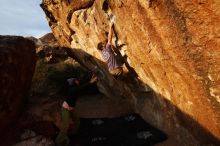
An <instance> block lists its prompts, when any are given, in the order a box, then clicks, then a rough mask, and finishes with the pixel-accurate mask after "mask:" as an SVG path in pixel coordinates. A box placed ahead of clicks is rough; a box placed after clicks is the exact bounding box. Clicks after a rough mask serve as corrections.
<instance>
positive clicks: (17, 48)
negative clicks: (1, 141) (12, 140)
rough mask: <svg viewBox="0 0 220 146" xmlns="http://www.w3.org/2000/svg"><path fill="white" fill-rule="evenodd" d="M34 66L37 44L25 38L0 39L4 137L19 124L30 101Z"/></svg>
mask: <svg viewBox="0 0 220 146" xmlns="http://www.w3.org/2000/svg"><path fill="white" fill-rule="evenodd" d="M35 63H36V55H35V44H34V42H32V41H30V40H28V39H25V38H23V37H17V36H0V78H1V80H0V87H1V90H0V97H1V98H0V109H1V110H0V132H1V134H4V132H5V131H6V130H7V128H8V126H10V124H12V122H16V121H15V120H16V117H17V116H18V114H19V113H20V112H21V109H22V107H23V105H24V103H25V102H26V100H27V97H28V94H29V89H30V86H31V79H32V76H33V73H34V69H35ZM1 134H0V135H1Z"/></svg>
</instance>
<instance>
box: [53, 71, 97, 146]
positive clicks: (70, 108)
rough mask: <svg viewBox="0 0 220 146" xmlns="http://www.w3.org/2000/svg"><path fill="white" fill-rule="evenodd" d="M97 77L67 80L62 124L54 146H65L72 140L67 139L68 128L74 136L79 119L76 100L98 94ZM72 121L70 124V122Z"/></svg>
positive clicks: (90, 76)
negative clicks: (70, 128) (83, 96)
mask: <svg viewBox="0 0 220 146" xmlns="http://www.w3.org/2000/svg"><path fill="white" fill-rule="evenodd" d="M96 83H97V76H96V75H95V74H94V73H89V74H88V75H87V76H84V77H83V78H81V79H78V78H69V79H67V82H66V86H65V89H64V90H65V91H64V93H63V94H64V96H65V98H66V99H65V101H64V102H63V104H62V112H61V116H62V122H61V129H60V132H59V134H58V135H57V137H56V140H55V142H56V146H67V145H69V144H70V142H72V141H73V140H72V139H71V140H70V139H69V137H68V130H69V127H70V126H71V125H72V129H73V131H72V133H73V134H76V132H77V129H78V127H79V123H80V122H79V117H78V115H77V113H76V111H75V105H76V102H77V99H78V98H79V97H80V96H82V95H85V94H86V95H95V94H98V93H99V90H98V87H97V84H96ZM71 121H72V122H71Z"/></svg>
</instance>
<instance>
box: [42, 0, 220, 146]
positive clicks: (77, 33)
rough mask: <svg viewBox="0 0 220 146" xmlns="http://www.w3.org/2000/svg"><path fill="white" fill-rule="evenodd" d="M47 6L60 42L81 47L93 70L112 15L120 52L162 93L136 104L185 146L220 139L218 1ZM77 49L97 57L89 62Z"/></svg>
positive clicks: (83, 0) (47, 2)
mask: <svg viewBox="0 0 220 146" xmlns="http://www.w3.org/2000/svg"><path fill="white" fill-rule="evenodd" d="M41 6H42V8H43V9H44V11H45V13H46V15H47V19H48V21H49V25H50V26H51V28H52V30H53V33H54V35H55V37H56V38H57V40H58V41H59V43H60V44H61V45H62V46H66V47H71V48H77V49H72V51H73V52H75V56H76V57H77V58H78V60H79V61H81V63H82V64H84V65H85V66H87V67H88V68H90V69H93V70H95V69H99V68H100V64H102V63H101V62H102V59H101V55H100V53H99V52H98V51H97V49H96V46H97V44H98V43H99V42H100V41H101V39H103V37H105V34H106V32H108V23H109V19H110V15H114V16H115V17H116V22H115V25H114V26H115V27H114V30H115V31H114V32H115V37H114V40H115V45H116V47H117V46H120V45H122V44H124V45H123V47H122V49H121V50H120V51H121V54H123V55H124V54H126V55H127V56H128V59H127V61H128V64H129V65H130V66H131V67H133V68H134V70H135V72H136V73H137V75H138V76H139V78H140V80H141V81H142V82H143V84H146V85H148V86H150V87H151V89H152V90H154V91H155V93H156V96H154V97H151V98H149V97H145V96H144V95H143V96H135V97H134V98H132V100H133V103H134V107H135V108H136V110H137V111H138V112H139V113H141V114H142V116H143V117H144V118H145V119H146V120H147V121H149V122H150V123H152V124H154V125H156V126H157V127H159V128H160V129H163V130H164V131H166V132H167V133H168V135H169V137H170V139H176V141H177V142H178V143H179V145H187V146H189V145H190V146H191V145H192V146H194V145H209V144H214V145H218V144H219V140H220V39H219V38H220V36H219V34H220V25H219V23H220V1H218V0H207V1H203V0H191V1H188V0H175V1H174V0H147V1H146V0H137V1H134V0H123V1H119V0H111V1H102V0H100V1H98V0H96V1H95V0H76V1H73V0H56V1H52V0H43V4H42V5H41ZM79 49H82V50H83V51H85V52H86V53H88V54H90V55H92V56H94V57H95V58H96V59H95V60H96V61H94V62H93V63H91V61H90V62H89V61H88V60H87V62H86V61H85V56H86V55H82V54H80V53H77V52H79ZM97 60H98V61H97ZM97 66H98V67H97ZM101 68H102V66H101ZM104 69H105V67H104ZM105 76H107V77H106V78H108V79H109V78H110V77H108V76H109V74H105ZM123 86H126V84H123ZM127 87H128V88H129V86H127ZM137 88H138V87H137Z"/></svg>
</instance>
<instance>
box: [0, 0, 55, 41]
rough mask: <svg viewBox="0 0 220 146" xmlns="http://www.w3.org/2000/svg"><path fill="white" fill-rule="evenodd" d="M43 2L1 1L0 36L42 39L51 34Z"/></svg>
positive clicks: (26, 0)
mask: <svg viewBox="0 0 220 146" xmlns="http://www.w3.org/2000/svg"><path fill="white" fill-rule="evenodd" d="M41 1H42V0H0V35H21V36H34V37H37V38H38V37H41V36H43V35H44V34H46V33H48V32H51V30H50V28H49V25H48V23H47V20H46V17H45V14H44V12H43V10H42V9H41V7H40V6H39V4H40V3H41Z"/></svg>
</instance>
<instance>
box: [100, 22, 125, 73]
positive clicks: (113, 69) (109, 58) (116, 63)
mask: <svg viewBox="0 0 220 146" xmlns="http://www.w3.org/2000/svg"><path fill="white" fill-rule="evenodd" d="M113 24H114V23H113V21H111V22H110V26H109V33H108V39H104V40H103V41H102V42H100V43H98V45H97V49H98V50H100V51H101V54H102V58H103V59H104V61H105V62H106V63H107V65H108V69H109V72H110V73H111V74H112V75H113V76H115V77H118V76H121V75H122V74H123V68H122V62H121V61H120V58H119V56H118V55H116V54H115V52H114V51H113V49H112V35H113Z"/></svg>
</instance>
